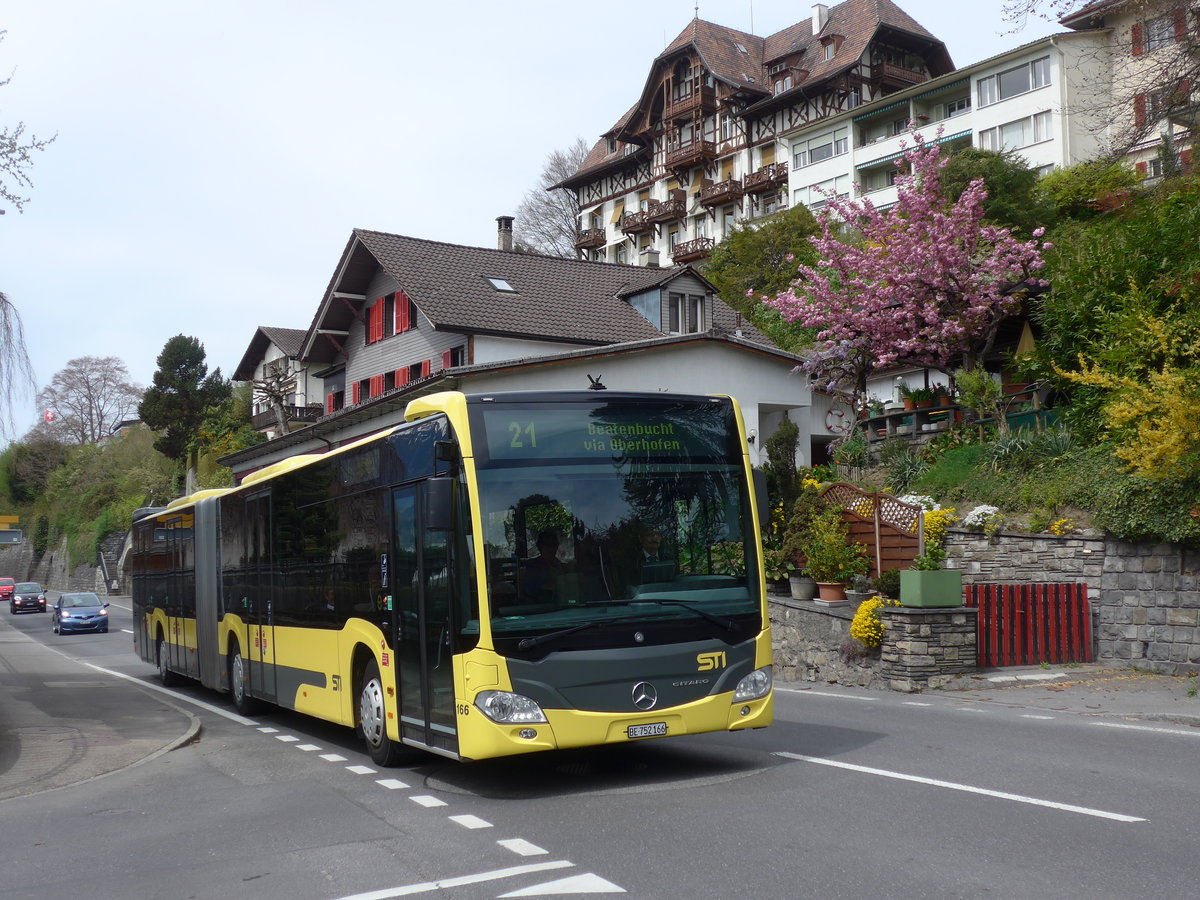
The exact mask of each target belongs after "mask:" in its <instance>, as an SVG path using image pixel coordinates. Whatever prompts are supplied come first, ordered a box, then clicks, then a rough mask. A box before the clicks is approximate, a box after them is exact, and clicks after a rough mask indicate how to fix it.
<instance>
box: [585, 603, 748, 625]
mask: <svg viewBox="0 0 1200 900" xmlns="http://www.w3.org/2000/svg"><path fill="white" fill-rule="evenodd" d="M635 603H657V604H658V605H659V606H679V607H682V608H683V609H686V610H687V611H688V612H693V613H695V614H696V615H698V616H699V617H700V618H702V619H706V620H707V621H709V622H712V623H713V624H714V625H719V626H720V627H721V628H724V629H725V630H726V631H733V630H734V629H735V628H737V623H736V622H734V621H733V619H723V618H721V617H720V616H714V615H713V614H712V613H710V612H707V611H705V610H703V609H701V608H700V607H698V606H692V604H690V603H688V602H686V601H684V600H659V599H657V598H651V597H638V598H636V599H634V600H613V601H610V602H606V603H597V604H594V605H595V606H632V605H633V604H635ZM588 605H589V606H590V605H593V604H588Z"/></svg>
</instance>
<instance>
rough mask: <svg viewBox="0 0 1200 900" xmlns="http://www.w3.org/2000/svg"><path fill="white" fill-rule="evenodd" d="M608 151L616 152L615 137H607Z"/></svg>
mask: <svg viewBox="0 0 1200 900" xmlns="http://www.w3.org/2000/svg"><path fill="white" fill-rule="evenodd" d="M608 152H609V153H616V152H617V139H616V138H609V139H608Z"/></svg>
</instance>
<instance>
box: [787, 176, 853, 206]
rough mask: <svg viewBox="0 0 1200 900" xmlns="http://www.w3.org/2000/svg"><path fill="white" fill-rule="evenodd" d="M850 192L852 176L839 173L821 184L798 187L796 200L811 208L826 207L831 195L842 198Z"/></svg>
mask: <svg viewBox="0 0 1200 900" xmlns="http://www.w3.org/2000/svg"><path fill="white" fill-rule="evenodd" d="M849 194H850V176H849V175H839V176H837V177H836V178H830V179H828V180H827V181H822V182H820V183H819V184H810V185H809V186H808V187H806V188H797V190H796V193H795V196H794V198H793V199H794V200H795V202H796V203H803V204H804V205H805V206H807V207H808V208H809V209H814V210H816V209H824V208H825V206H826V205H828V203H829V200H830V198H831V197H837V198H838V199H842V198H845V197H848V196H849Z"/></svg>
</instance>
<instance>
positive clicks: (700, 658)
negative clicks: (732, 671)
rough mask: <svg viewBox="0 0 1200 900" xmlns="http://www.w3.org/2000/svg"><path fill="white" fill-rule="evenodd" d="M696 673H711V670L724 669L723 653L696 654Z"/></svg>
mask: <svg viewBox="0 0 1200 900" xmlns="http://www.w3.org/2000/svg"><path fill="white" fill-rule="evenodd" d="M696 662H697V663H698V665H697V667H696V671H697V672H711V671H712V670H713V669H723V668H725V665H726V662H725V651H724V650H721V651H719V652H716V653H698V654H697V655H696Z"/></svg>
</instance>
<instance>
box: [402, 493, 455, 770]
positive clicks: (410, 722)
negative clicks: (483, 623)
mask: <svg viewBox="0 0 1200 900" xmlns="http://www.w3.org/2000/svg"><path fill="white" fill-rule="evenodd" d="M424 490H425V487H424V485H421V484H414V485H408V486H405V487H402V488H398V489H396V490H395V491H393V494H392V516H393V520H392V521H393V531H394V535H395V545H394V546H395V552H394V553H393V556H394V563H393V566H392V570H393V573H394V577H393V581H392V585H393V588H392V590H393V596H394V597H395V607H396V616H395V620H394V622H395V629H396V640H395V647H396V657H397V669H396V673H397V680H398V681H399V689H400V728H401V737H404V738H408V739H409V740H413V741H417V742H419V743H421V744H423V745H425V746H427V747H433V748H439V749H443V750H449V751H452V752H455V753H457V752H458V736H457V731H456V728H457V721H456V719H455V713H454V675H453V660H452V658H451V625H452V622H451V616H450V596H451V595H450V590H451V583H450V582H451V576H450V573H451V571H452V565H451V562H452V561H451V559H450V557H449V552H448V548H449V547H450V541H449V534H448V533H446V532H433V531H429V530H427V529H426V528H425V527H424V524H423V522H422V517H421V509H422V503H421V501H422V494H423V491H424Z"/></svg>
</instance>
